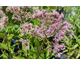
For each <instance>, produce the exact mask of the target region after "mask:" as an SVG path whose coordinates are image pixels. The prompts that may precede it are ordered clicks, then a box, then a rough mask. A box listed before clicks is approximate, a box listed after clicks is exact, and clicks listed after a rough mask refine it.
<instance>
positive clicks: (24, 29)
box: [20, 22, 34, 35]
mask: <svg viewBox="0 0 80 65" xmlns="http://www.w3.org/2000/svg"><path fill="white" fill-rule="evenodd" d="M32 25H33V24H32V23H28V22H27V23H25V24H22V25H21V28H22V29H20V32H21V35H25V33H26V32H27V34H32V33H33V30H34V28H32Z"/></svg>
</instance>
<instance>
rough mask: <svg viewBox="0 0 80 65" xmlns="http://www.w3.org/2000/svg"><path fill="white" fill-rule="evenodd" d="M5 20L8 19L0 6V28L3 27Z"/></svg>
mask: <svg viewBox="0 0 80 65" xmlns="http://www.w3.org/2000/svg"><path fill="white" fill-rule="evenodd" d="M7 21H8V17H7V16H6V15H5V14H4V13H3V11H2V10H1V6H0V28H2V29H3V28H5V27H6V23H7Z"/></svg>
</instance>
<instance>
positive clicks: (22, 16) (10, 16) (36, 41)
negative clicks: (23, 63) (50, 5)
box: [0, 6, 74, 59]
mask: <svg viewBox="0 0 80 65" xmlns="http://www.w3.org/2000/svg"><path fill="white" fill-rule="evenodd" d="M2 8H3V9H2V10H0V12H1V13H0V19H1V20H0V21H1V23H0V28H1V29H0V35H1V37H3V41H2V42H1V43H0V48H1V57H0V58H9V59H21V58H22V59H25V58H27V59H32V58H34V59H38V58H39V59H44V58H45V59H49V58H50V57H52V56H55V57H60V56H61V55H62V54H63V50H66V45H67V44H68V42H69V39H72V37H73V36H74V34H73V31H72V30H71V29H72V27H73V26H72V25H71V24H70V23H68V22H67V21H65V20H64V14H62V13H58V12H57V11H56V10H55V9H53V10H52V11H51V12H49V10H48V11H47V10H44V9H42V10H39V9H38V7H32V6H8V7H6V8H4V7H2ZM0 9H1V7H0ZM68 38H69V39H68Z"/></svg>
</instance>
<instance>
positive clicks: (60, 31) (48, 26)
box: [32, 9, 74, 56]
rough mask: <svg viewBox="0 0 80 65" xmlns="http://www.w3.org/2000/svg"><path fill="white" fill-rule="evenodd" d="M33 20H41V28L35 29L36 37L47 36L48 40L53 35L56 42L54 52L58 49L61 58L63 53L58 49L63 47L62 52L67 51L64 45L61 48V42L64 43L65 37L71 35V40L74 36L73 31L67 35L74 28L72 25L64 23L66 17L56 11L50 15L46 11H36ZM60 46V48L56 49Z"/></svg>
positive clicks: (36, 27)
mask: <svg viewBox="0 0 80 65" xmlns="http://www.w3.org/2000/svg"><path fill="white" fill-rule="evenodd" d="M32 18H33V19H36V18H39V19H40V20H41V27H39V26H37V25H35V29H34V35H35V36H38V37H40V38H42V39H43V38H44V37H45V36H46V37H47V38H48V37H50V36H51V35H54V37H53V41H54V43H55V44H54V46H53V47H54V50H53V51H54V52H55V49H56V54H57V56H60V54H61V53H59V52H57V50H58V49H60V48H61V47H62V48H63V47H64V48H63V49H62V50H64V49H65V45H64V44H62V46H61V47H60V48H59V41H62V40H63V39H65V35H66V34H67V35H69V36H70V37H71V38H72V36H73V35H74V34H73V33H72V31H70V32H69V33H66V32H67V31H68V30H67V29H70V28H72V26H71V24H70V23H68V22H66V21H64V20H63V18H64V15H63V14H62V13H61V14H59V13H58V12H57V11H56V10H53V12H52V13H48V12H47V11H46V10H43V9H42V11H36V12H35V13H34V14H33V16H32ZM56 45H58V47H56Z"/></svg>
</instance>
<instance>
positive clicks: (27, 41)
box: [20, 39, 29, 50]
mask: <svg viewBox="0 0 80 65" xmlns="http://www.w3.org/2000/svg"><path fill="white" fill-rule="evenodd" d="M20 42H22V44H23V45H24V48H25V49H26V50H29V40H28V39H27V40H23V39H20Z"/></svg>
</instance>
